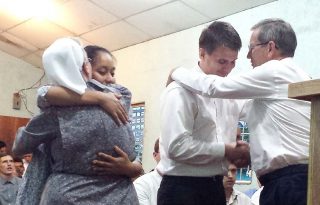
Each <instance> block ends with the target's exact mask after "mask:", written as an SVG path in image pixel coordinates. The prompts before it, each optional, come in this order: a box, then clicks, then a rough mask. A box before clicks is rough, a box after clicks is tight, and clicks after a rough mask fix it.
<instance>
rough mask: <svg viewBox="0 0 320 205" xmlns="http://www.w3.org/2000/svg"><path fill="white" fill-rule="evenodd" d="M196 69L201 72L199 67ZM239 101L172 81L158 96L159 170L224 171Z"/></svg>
mask: <svg viewBox="0 0 320 205" xmlns="http://www.w3.org/2000/svg"><path fill="white" fill-rule="evenodd" d="M194 70H195V72H197V73H203V72H202V70H201V69H200V68H199V67H196V68H195V69H194ZM241 108H242V104H238V103H237V102H236V101H235V100H226V99H213V98H208V97H203V96H201V95H197V94H195V93H192V92H190V91H188V90H186V89H184V88H183V87H181V86H180V85H178V84H177V83H176V82H172V83H171V84H170V85H169V86H168V87H167V88H166V89H165V91H164V93H163V95H162V98H161V120H160V122H161V137H160V155H161V160H160V162H159V163H158V165H157V169H158V170H159V171H160V173H162V174H165V175H175V176H195V177H208V176H214V175H221V174H224V173H226V172H227V161H226V160H225V157H224V155H225V143H229V142H234V141H235V139H236V128H237V123H238V118H239V113H240V109H241Z"/></svg>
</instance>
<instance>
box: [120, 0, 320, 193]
mask: <svg viewBox="0 0 320 205" xmlns="http://www.w3.org/2000/svg"><path fill="white" fill-rule="evenodd" d="M319 15H320V5H319V3H318V0H300V1H290V0H279V1H276V2H273V3H270V4H266V5H263V6H260V7H257V8H253V9H249V10H246V11H243V12H240V13H237V14H234V15H231V16H228V17H225V18H223V19H221V20H223V21H228V22H230V23H231V24H232V25H233V26H234V27H235V28H236V29H237V31H238V32H239V34H240V36H241V39H242V41H243V48H242V50H241V51H240V53H239V60H238V61H237V66H236V68H235V69H234V71H233V72H232V74H236V73H239V72H246V71H249V70H250V69H251V65H250V62H249V61H248V60H247V59H246V55H247V51H248V49H247V45H248V42H249V37H250V28H251V26H252V25H254V24H255V23H257V22H258V21H260V20H261V19H264V18H270V17H278V18H283V19H284V20H286V21H288V22H290V23H291V25H292V26H293V28H294V30H295V31H296V33H297V37H298V47H297V50H296V55H295V59H296V61H297V62H298V64H300V65H301V66H302V67H304V68H306V71H307V72H308V73H309V74H310V76H312V77H314V78H319V76H320V75H319V72H318V70H317V69H318V63H317V60H318V57H319V56H320V51H319V49H318V47H319V46H320V43H319V41H320V40H319V36H320V20H319V19H320V18H319V17H320V16H319ZM205 26H206V25H201V26H197V27H194V28H191V29H188V30H185V31H182V32H179V33H175V34H172V35H168V36H165V37H162V38H158V39H155V40H152V41H148V42H145V43H142V44H138V45H136V46H132V47H129V48H125V49H122V50H119V51H116V52H114V55H115V56H116V58H117V59H118V66H117V71H116V76H117V79H118V83H120V84H123V85H125V86H127V87H128V88H130V90H131V91H132V93H133V101H134V102H145V103H146V113H145V114H146V115H145V133H144V153H143V167H144V169H145V170H146V171H149V170H150V169H152V168H153V167H154V166H155V163H154V161H153V158H152V150H153V144H154V141H155V139H156V138H157V137H158V136H159V134H160V127H159V115H160V113H159V99H160V95H161V92H162V91H163V89H164V88H165V82H166V79H167V76H168V73H169V71H170V70H171V69H172V68H174V67H177V66H181V65H184V66H190V65H192V64H193V63H194V61H197V60H198V38H199V35H200V33H201V31H202V29H203V28H204V27H205ZM251 186H257V184H256V182H254V183H253V185H251ZM247 188H249V187H245V188H241V189H247Z"/></svg>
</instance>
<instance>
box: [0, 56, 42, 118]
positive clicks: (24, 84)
mask: <svg viewBox="0 0 320 205" xmlns="http://www.w3.org/2000/svg"><path fill="white" fill-rule="evenodd" d="M42 73H43V70H41V69H39V68H35V67H34V66H32V65H30V64H28V63H26V62H24V61H22V60H20V59H18V58H15V57H13V56H11V55H8V54H6V53H4V52H2V51H0V76H1V77H0V89H1V95H0V102H1V103H0V115H5V116H14V117H25V118H29V117H31V114H30V113H29V112H28V111H27V110H26V108H25V106H24V105H23V103H22V105H21V109H20V110H15V109H12V99H13V93H16V92H18V91H19V90H21V89H24V88H29V87H30V86H32V85H33V84H34V83H35V82H37V81H38V80H39V78H40V77H41V75H42ZM35 92H36V90H34V89H33V90H28V91H25V93H26V99H27V107H28V109H29V110H30V111H31V112H37V111H38V109H37V108H36V103H35Z"/></svg>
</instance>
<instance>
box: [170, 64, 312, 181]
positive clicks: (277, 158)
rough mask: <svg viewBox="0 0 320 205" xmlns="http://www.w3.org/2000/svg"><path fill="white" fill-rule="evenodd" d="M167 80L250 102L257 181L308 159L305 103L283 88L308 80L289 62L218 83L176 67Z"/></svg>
mask: <svg viewBox="0 0 320 205" xmlns="http://www.w3.org/2000/svg"><path fill="white" fill-rule="evenodd" d="M172 78H173V79H174V80H176V82H178V83H179V84H181V85H183V86H184V87H186V88H187V89H189V90H191V91H193V92H196V93H199V94H202V95H204V96H210V97H216V98H229V99H253V100H249V101H248V102H247V103H246V105H245V109H244V111H245V118H244V120H245V121H246V122H247V123H248V126H249V130H250V133H251V135H250V155H251V162H252V168H253V170H254V171H255V172H256V174H257V176H258V177H259V176H261V175H264V174H266V173H269V172H271V171H274V170H276V169H279V168H282V167H285V166H288V165H293V164H306V163H308V158H309V136H310V103H309V102H305V101H300V100H295V99H289V98H288V84H290V83H295V82H300V81H304V80H310V77H309V76H308V75H307V74H306V73H305V72H304V71H303V70H302V69H301V68H299V67H298V66H297V65H296V64H295V63H294V62H293V60H292V58H285V59H283V60H272V61H269V62H266V63H264V64H263V65H261V66H258V67H256V68H255V69H253V70H252V71H250V72H248V73H245V74H242V75H238V76H228V77H225V78H221V77H219V76H215V75H204V74H201V73H197V72H192V71H191V72H190V71H188V70H187V69H185V68H178V69H177V70H176V71H175V72H174V73H173V74H172Z"/></svg>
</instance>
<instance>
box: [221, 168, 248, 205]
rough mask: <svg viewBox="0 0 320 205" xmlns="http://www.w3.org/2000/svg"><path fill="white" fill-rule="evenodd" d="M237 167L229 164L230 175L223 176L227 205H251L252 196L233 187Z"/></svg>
mask: <svg viewBox="0 0 320 205" xmlns="http://www.w3.org/2000/svg"><path fill="white" fill-rule="evenodd" d="M236 175H237V167H236V166H235V165H234V164H230V165H229V169H228V175H227V176H224V177H223V187H224V192H225V193H226V202H227V203H226V205H250V204H251V202H250V198H249V197H248V196H247V195H245V194H244V193H242V192H240V191H238V190H236V189H234V188H233V186H234V184H235V182H236Z"/></svg>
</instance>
